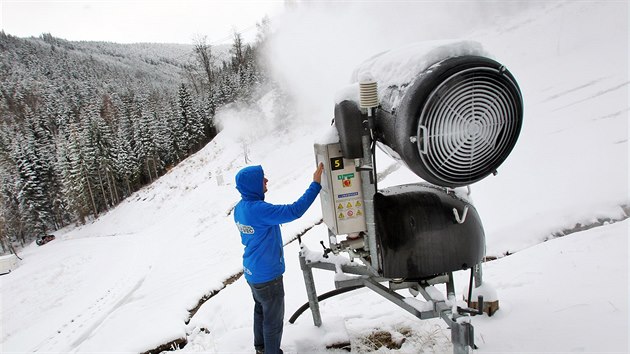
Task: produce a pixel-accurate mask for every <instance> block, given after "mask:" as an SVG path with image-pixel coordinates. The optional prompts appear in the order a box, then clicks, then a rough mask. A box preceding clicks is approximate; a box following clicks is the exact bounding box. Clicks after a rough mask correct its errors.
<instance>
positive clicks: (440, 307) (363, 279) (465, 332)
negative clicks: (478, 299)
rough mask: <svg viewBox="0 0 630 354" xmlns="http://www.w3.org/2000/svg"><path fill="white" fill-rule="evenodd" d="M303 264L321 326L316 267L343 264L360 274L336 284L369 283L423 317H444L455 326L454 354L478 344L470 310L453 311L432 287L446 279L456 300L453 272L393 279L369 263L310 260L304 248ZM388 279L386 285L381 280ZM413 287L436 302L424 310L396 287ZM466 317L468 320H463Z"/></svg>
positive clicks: (331, 268)
mask: <svg viewBox="0 0 630 354" xmlns="http://www.w3.org/2000/svg"><path fill="white" fill-rule="evenodd" d="M300 267H301V268H302V273H303V274H304V283H305V285H306V293H307V296H308V302H309V307H310V309H311V312H312V314H313V323H314V324H315V326H317V327H319V326H321V324H322V317H321V313H320V311H319V302H318V300H317V292H316V289H315V282H314V279H313V271H312V269H313V268H318V269H324V270H329V271H337V270H338V267H340V268H341V271H342V272H343V273H347V274H354V275H357V277H355V278H352V279H347V280H342V281H335V288H337V289H340V288H347V287H351V286H352V287H354V286H357V285H359V286H365V287H367V288H369V289H370V290H372V291H374V292H376V293H377V294H379V295H381V296H383V297H384V298H386V299H387V300H389V301H391V302H392V303H394V304H395V305H397V306H399V307H401V308H402V309H404V310H405V311H407V312H409V313H411V314H412V315H414V316H416V317H417V318H419V319H421V320H425V319H430V318H438V317H440V318H442V320H444V322H446V324H447V325H448V326H449V327H450V329H451V342H452V343H453V354H468V353H470V350H471V349H473V348H476V347H475V344H474V328H473V326H472V324H470V322H469V321H466V320H465V319H466V318H468V317H469V316H468V315H467V314H464V315H461V314H459V313H458V312H455V313H453V307H452V306H451V305H450V304H449V303H447V300H446V299H445V298H444V297H435V296H432V295H431V294H432V293H433V294H435V292H434V291H429V288H431V287H432V286H433V285H436V284H441V283H446V288H447V296H448V299H449V300H454V298H455V295H454V293H455V292H454V288H455V285H454V281H453V276H452V273H451V274H448V275H440V276H437V277H435V278H433V279H429V280H426V281H422V282H393V281H391V279H386V278H382V277H378V276H375V275H374V273H373V271H372V269H370V267H369V266H363V265H359V264H357V265H341V266H338V265H336V264H333V263H327V262H321V261H320V262H310V261H307V260H306V258H305V257H304V255H303V254H302V252H300ZM385 282H387V283H388V286H385V285H383V284H381V283H385ZM401 289H410V290H415V291H417V293H420V294H422V296H423V297H424V299H425V300H426V301H427V302H430V303H432V307H431V309H426V310H420V309H418V308H416V307H414V306H413V305H412V304H410V303H409V302H407V301H405V297H404V296H402V295H400V294H398V293H397V292H396V290H401ZM461 319H464V321H460V320H461Z"/></svg>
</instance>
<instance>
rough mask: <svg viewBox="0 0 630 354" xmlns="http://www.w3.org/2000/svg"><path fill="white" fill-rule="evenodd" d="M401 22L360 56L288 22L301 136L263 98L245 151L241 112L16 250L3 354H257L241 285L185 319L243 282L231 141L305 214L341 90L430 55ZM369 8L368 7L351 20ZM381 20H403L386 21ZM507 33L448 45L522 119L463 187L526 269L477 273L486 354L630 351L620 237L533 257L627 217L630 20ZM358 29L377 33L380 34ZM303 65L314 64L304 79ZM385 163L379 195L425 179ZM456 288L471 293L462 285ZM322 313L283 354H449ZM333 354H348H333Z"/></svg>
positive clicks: (603, 234)
mask: <svg viewBox="0 0 630 354" xmlns="http://www.w3.org/2000/svg"><path fill="white" fill-rule="evenodd" d="M396 4H397V5H393V6H400V7H401V9H400V10H399V12H400V13H401V17H400V18H398V19H396V18H394V19H392V20H389V19H388V20H386V21H385V20H383V21H384V22H385V24H387V25H389V26H390V27H391V28H389V27H387V26H384V24H383V23H382V22H383V21H381V22H377V21H376V18H375V19H374V21H372V22H373V23H374V27H377V28H380V29H388V28H389V29H388V30H389V33H382V34H383V36H381V37H379V38H376V37H375V36H372V39H373V41H372V45H371V46H363V45H361V43H364V42H363V40H365V39H364V38H360V39H358V40H356V41H351V40H350V38H347V37H345V33H346V31H345V30H346V28H347V27H346V26H350V25H351V24H349V23H347V22H351V21H347V20H348V18H349V16H350V15H349V14H347V13H345V12H344V11H340V10H339V11H336V12H335V13H336V15H331V14H330V13H329V11H328V7H327V6H321V7H318V6H313V7H309V8H308V11H305V13H300V12H297V13H293V14H291V17H290V19H289V20H287V21H286V22H285V23H284V25H283V26H285V27H282V26H281V27H280V28H279V29H278V30H279V34H282V35H280V36H279V37H278V39H277V42H276V43H275V44H274V45H273V46H272V50H275V52H274V53H276V54H277V53H279V52H278V51H280V53H283V54H284V57H282V58H278V57H276V58H275V59H276V60H275V62H276V64H277V68H282V73H284V74H285V75H286V76H285V80H286V83H287V85H288V87H291V88H292V90H293V92H294V93H295V94H296V95H297V96H298V97H297V99H298V102H299V103H300V107H301V108H302V111H301V114H300V116H299V117H295V120H296V123H295V126H297V128H292V129H288V130H286V129H285V130H283V132H278V131H268V129H266V128H265V127H266V126H274V125H273V124H269V122H270V121H272V120H273V118H274V117H273V116H270V115H269V114H270V112H272V111H273V110H272V109H270V107H269V106H268V105H269V103H270V102H271V100H269V99H268V98H267V99H263V100H261V102H260V103H259V104H260V106H261V107H258V108H249V109H250V110H251V109H254V110H258V111H260V112H261V117H260V118H261V119H260V120H259V121H258V124H257V125H256V127H254V128H251V127H250V128H249V131H247V132H245V131H242V130H239V128H238V127H236V126H232V125H230V123H229V122H230V119H229V118H230V117H234V119H233V120H234V121H235V120H236V117H237V113H235V111H225V112H223V116H224V121H225V122H226V130H224V131H223V132H222V133H221V134H219V136H218V137H217V138H216V139H215V140H214V141H213V142H212V143H210V144H208V146H206V147H205V148H204V149H202V150H201V151H200V152H198V153H197V154H196V155H194V156H192V157H190V158H189V159H187V160H186V161H184V162H182V163H181V164H180V165H179V166H177V167H175V168H174V169H172V170H171V171H170V172H169V173H168V174H167V175H166V176H164V177H162V178H160V180H158V181H157V182H155V183H154V184H152V185H151V186H149V187H147V188H144V189H143V190H141V191H139V192H137V193H136V194H134V195H133V196H132V197H131V198H129V199H128V200H127V201H125V202H124V203H122V204H121V205H120V206H118V207H117V208H115V209H113V210H111V211H110V212H109V213H107V214H106V215H103V216H101V217H100V218H99V219H98V220H96V221H95V222H93V223H91V224H89V225H85V226H82V227H77V228H68V229H66V230H61V231H59V232H57V233H56V235H57V239H56V240H55V241H52V242H50V243H48V244H47V245H45V246H42V247H37V246H35V245H32V246H29V247H27V248H26V249H24V250H22V252H21V254H20V256H22V258H23V261H21V264H20V267H19V268H17V269H16V270H15V271H13V272H12V273H10V274H8V275H4V276H2V277H0V295H1V297H2V298H1V304H2V306H1V308H0V316H1V321H2V322H1V326H2V327H1V330H0V341H1V347H0V351H2V352H6V353H15V352H20V353H21V352H35V351H39V352H79V353H85V352H143V351H147V350H151V349H154V348H156V347H158V346H159V345H161V344H164V343H167V342H170V341H173V340H176V339H178V338H187V340H188V342H189V344H188V345H187V346H186V347H185V348H184V349H183V351H193V352H211V353H213V352H223V353H228V352H229V353H232V352H251V351H252V344H251V343H252V331H251V322H252V314H251V313H252V307H253V303H252V301H251V299H250V294H249V289H248V287H247V284H246V283H245V282H244V279H243V278H240V279H238V280H236V281H235V282H234V283H232V284H231V285H227V287H226V288H225V289H224V290H221V291H220V292H219V293H218V294H217V295H215V296H214V297H212V298H211V299H210V300H209V301H207V302H206V303H205V304H204V305H203V306H201V308H199V311H198V312H196V314H195V315H194V316H192V317H191V313H190V312H189V311H190V310H192V309H194V308H195V307H196V306H197V304H198V301H199V300H200V299H201V298H202V297H204V295H209V294H212V293H213V292H215V291H217V290H220V289H222V288H223V287H224V286H225V285H224V283H226V281H227V280H228V279H229V278H231V277H232V276H234V275H236V274H238V273H239V272H240V269H241V254H242V246H241V245H240V239H239V236H238V232H237V230H236V227H235V226H234V225H233V220H232V215H231V210H232V207H233V206H234V204H235V203H236V202H237V201H238V199H239V196H238V194H237V192H236V190H235V189H234V185H233V176H234V174H235V173H236V172H237V171H238V169H239V168H241V167H243V166H245V158H244V154H243V144H242V141H241V138H239V137H242V136H247V137H249V138H248V139H249V141H248V143H249V144H248V154H247V156H248V158H249V159H250V160H251V162H252V163H255V164H262V165H263V167H264V169H265V172H266V175H267V177H268V179H269V192H268V194H267V196H266V199H267V200H268V201H270V202H273V203H289V202H292V201H293V200H294V199H295V198H297V197H298V196H299V195H300V194H301V193H302V192H303V190H304V189H305V188H306V186H307V185H308V183H309V181H310V179H311V175H312V172H313V171H312V170H313V169H314V156H313V148H312V144H313V141H314V140H316V139H318V137H319V136H321V135H322V134H324V133H325V132H327V130H328V129H329V127H328V125H329V123H330V118H331V117H332V107H333V97H334V94H335V90H337V89H338V88H339V87H341V86H343V85H345V84H347V80H345V78H349V77H350V74H351V72H352V69H353V67H354V66H356V65H357V64H358V63H359V62H360V61H361V60H364V59H366V58H368V57H369V56H371V55H373V54H375V53H377V52H380V51H382V50H387V49H390V48H392V47H395V46H400V45H403V44H405V43H409V42H412V41H416V40H419V39H430V38H427V37H426V36H422V35H419V34H416V35H415V36H414V31H413V30H405V31H402V30H401V28H405V29H406V28H407V27H408V28H409V29H417V27H414V26H417V25H414V24H413V23H411V22H403V20H404V19H406V18H408V17H409V16H411V15H409V14H408V13H409V12H411V11H409V10H410V9H409V8H404V7H411V6H412V5H410V4H408V3H396ZM331 6H332V5H331ZM339 6H342V5H339ZM345 6H349V5H345ZM372 6H373V7H374V8H375V9H376V10H378V6H382V5H378V6H377V5H372ZM350 7H353V6H350ZM365 8H368V9H367V10H366V9H365ZM369 8H370V6H367V5H366V6H363V5H362V8H361V9H358V12H359V15H367V14H369ZM337 10H338V9H337ZM362 11H365V12H362ZM390 12H395V11H394V10H391V9H389V10H387V11H385V13H384V15H387V14H391V13H390ZM509 14H510V16H505V17H498V18H495V17H492V21H491V23H492V25H491V26H488V27H486V28H483V26H478V27H480V29H479V31H475V32H473V33H470V32H464V31H460V32H453V31H450V32H448V35H449V36H453V35H457V36H459V37H462V38H464V39H472V40H475V41H477V42H479V43H481V44H482V45H483V46H484V49H485V50H486V51H487V52H489V53H492V54H493V55H494V57H495V59H497V60H498V61H500V62H502V63H504V64H505V65H506V66H507V67H508V68H509V69H510V71H512V72H513V74H514V75H515V76H516V78H517V80H518V81H519V84H520V86H521V89H522V91H523V95H524V101H525V118H524V119H525V123H524V126H523V131H522V133H521V138H520V140H519V142H518V144H517V146H516V148H515V149H514V152H513V153H512V155H510V157H509V158H508V159H507V161H506V162H505V164H504V165H503V166H501V168H500V169H499V174H498V176H496V177H488V178H487V179H485V180H483V181H481V182H479V183H477V184H475V185H473V186H472V191H473V194H472V197H473V199H474V201H475V204H476V206H477V209H478V211H479V214H480V215H481V218H482V220H483V222H484V227H485V229H486V238H487V247H488V254H489V255H496V256H501V255H503V254H504V253H506V252H510V253H515V254H513V255H511V256H509V257H503V258H500V259H498V260H496V261H493V262H489V263H487V264H486V266H485V267H484V279H485V280H486V281H487V282H488V283H490V284H492V285H494V287H495V288H496V290H497V292H498V297H499V300H500V304H501V309H500V310H499V311H498V312H497V313H496V315H495V316H493V317H491V318H488V317H477V318H475V319H474V320H473V324H474V326H475V330H476V338H475V339H476V342H477V344H478V345H479V350H478V352H480V353H481V352H510V351H511V352H516V351H518V352H558V351H562V352H572V351H584V352H627V351H628V349H629V348H628V222H627V221H623V222H619V223H616V224H612V225H607V224H606V225H604V226H602V227H599V228H597V229H593V230H590V231H586V232H580V233H576V234H571V235H569V236H566V237H563V238H559V239H554V240H551V241H549V242H546V243H541V242H543V241H544V240H546V239H549V238H552V233H554V232H558V231H561V230H563V229H569V228H572V227H574V226H575V224H576V223H582V224H588V223H591V222H593V221H597V220H596V219H597V218H600V219H603V218H609V219H611V221H612V220H613V219H615V220H616V219H623V218H624V217H625V216H624V212H623V210H622V208H621V205H624V204H625V205H627V204H628V203H629V199H630V198H629V196H628V141H627V137H628V110H629V105H628V82H629V81H628V4H627V3H626V2H599V3H593V2H557V3H556V2H554V3H551V4H549V5H544V6H543V5H540V4H538V5H536V6H528V7H525V8H523V11H522V12H521V13H516V12H510V13H509ZM443 16H446V15H443ZM390 17H391V16H389V17H387V18H390ZM364 18H365V17H364ZM319 19H322V21H323V20H324V19H325V20H326V21H327V22H326V24H327V25H326V26H322V31H319V32H318V34H319V35H320V36H321V38H319V39H318V41H317V42H311V41H310V40H311V39H312V38H313V37H312V36H309V35H307V33H310V32H312V28H313V26H314V25H317V22H316V21H317V20H319ZM446 19H447V18H446V17H445V22H448V21H447V20H446ZM314 21H315V22H314ZM396 21H399V22H396ZM449 21H450V20H449ZM432 24H433V25H434V26H437V27H439V24H436V23H432ZM362 30H363V31H364V32H365V34H364V35H365V36H369V35H370V34H371V33H370V31H371V29H370V27H369V26H368V27H362ZM394 30H398V31H399V32H400V34H393V33H392V32H394ZM301 31H304V35H303V36H300V34H302V32H301ZM309 31H310V32H309ZM347 32H349V33H352V34H356V33H357V31H351V30H348V31H347ZM382 32H383V31H382ZM435 32H436V31H433V33H435ZM437 32H438V33H439V31H437ZM333 35H335V37H333ZM388 35H389V37H388ZM387 38H389V40H387ZM436 38H437V37H436ZM300 40H301V42H299V41H300ZM366 42H367V41H366ZM340 43H344V46H341V44H340ZM348 43H350V44H348ZM287 48H293V51H291V52H289V51H288V49H287ZM282 50H287V51H285V52H282ZM304 58H307V59H305V60H302V61H300V60H301V59H304ZM335 58H337V59H336V60H337V61H335ZM287 60H288V61H289V62H288V63H287V62H286V61H287ZM309 60H311V61H313V60H314V61H316V62H317V65H312V66H308V70H305V65H307V64H308V63H309ZM291 63H293V64H291ZM296 63H300V64H299V65H297V64H296ZM318 68H326V69H327V72H326V73H322V72H320V71H319V69H318ZM322 70H324V69H322ZM291 78H299V79H301V82H297V83H296V82H293V81H291ZM300 85H310V86H309V90H306V89H305V87H304V86H300ZM312 98H317V100H313V99H312ZM265 114H266V115H265ZM298 123H299V124H298ZM252 136H254V137H255V138H254V139H252V138H251V137H252ZM378 161H379V169H380V170H381V172H383V171H385V170H387V171H393V172H391V173H390V174H389V175H388V176H387V177H386V178H385V180H384V181H383V183H382V184H381V185H382V186H386V185H395V184H400V183H407V182H414V181H417V180H418V179H417V177H415V176H414V175H413V174H411V173H410V172H408V171H407V170H406V169H405V168H404V167H400V166H399V165H397V163H396V162H395V161H392V160H390V159H388V158H386V157H385V156H384V155H379V156H378ZM318 203H319V202H318V201H316V202H315V204H314V206H313V207H311V209H310V210H309V211H308V212H307V214H306V215H305V216H304V217H303V218H301V219H300V220H298V221H295V222H293V223H289V224H286V225H283V227H282V231H283V235H284V238H285V241H287V242H288V241H289V240H290V239H292V238H293V237H294V236H295V235H296V234H297V233H299V232H302V231H304V230H305V229H307V228H309V227H312V226H313V225H314V224H315V223H317V222H318V221H319V220H320V218H321V211H320V208H319V204H318ZM325 236H326V230H325V226H323V225H318V226H315V227H313V228H312V229H311V230H309V231H308V232H307V233H306V234H305V235H304V236H303V240H304V241H305V243H307V244H308V246H309V247H310V248H311V249H312V250H318V248H319V247H321V246H319V240H323V239H324V238H325ZM297 252H298V249H297V245H296V243H295V242H293V243H290V244H289V245H288V246H287V247H286V248H285V254H286V258H287V273H286V274H285V290H286V293H287V296H286V309H287V314H286V318H287V319H288V317H289V316H290V315H291V314H292V312H293V311H294V310H295V309H297V307H298V306H300V305H301V304H303V303H304V302H305V301H306V295H305V291H304V285H303V281H302V278H301V273H300V270H299V265H298V263H297ZM457 276H458V282H457V284H458V288H457V291H458V293H459V294H461V291H462V289H463V287H464V286H465V283H466V280H465V278H466V277H467V273H466V274H458V275H457ZM315 277H316V281H317V289H318V292H320V293H323V292H325V291H327V290H330V289H332V288H333V279H332V278H333V274H332V273H329V272H319V273H316V274H315ZM321 310H322V316H323V321H324V325H323V326H322V327H321V328H316V327H314V326H313V325H312V322H311V319H310V315H309V313H308V312H307V313H305V314H304V315H303V316H302V317H300V319H299V320H298V321H297V322H296V324H294V325H288V324H287V325H286V326H285V335H284V340H283V347H284V348H285V349H286V350H285V351H286V352H298V353H306V352H322V351H325V350H326V349H325V348H326V346H327V345H330V344H334V343H341V342H350V343H351V345H352V348H353V350H355V351H367V350H368V348H369V345H368V344H367V343H366V340H367V339H368V338H369V334H370V333H374V332H375V331H379V330H382V331H387V332H390V333H393V335H394V337H396V338H399V339H401V338H403V337H405V338H406V340H405V343H403V346H402V348H401V349H400V352H405V353H411V352H436V353H443V352H450V351H451V347H450V334H449V331H448V330H446V329H445V328H444V325H443V323H442V322H441V321H419V320H417V319H415V318H414V317H412V316H410V315H408V314H407V313H406V312H404V311H403V310H402V309H399V308H397V307H395V306H394V305H392V304H390V303H389V302H387V301H386V300H384V299H382V298H380V297H378V296H377V295H376V294H374V293H371V292H369V291H368V290H365V289H363V290H357V291H355V292H351V293H347V294H344V295H341V296H338V297H334V298H332V299H329V300H326V301H324V302H322V304H321ZM189 320H190V322H189V323H188V324H187V322H188V321H189ZM525 334H527V335H525ZM335 351H337V352H343V351H342V350H334V349H333V350H330V352H335ZM393 351H394V352H395V350H393Z"/></svg>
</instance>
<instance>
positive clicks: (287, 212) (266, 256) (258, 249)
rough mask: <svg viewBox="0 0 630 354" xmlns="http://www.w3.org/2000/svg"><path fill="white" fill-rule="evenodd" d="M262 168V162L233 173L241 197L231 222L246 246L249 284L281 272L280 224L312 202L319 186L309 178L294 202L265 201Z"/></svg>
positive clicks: (245, 267) (282, 253)
mask: <svg viewBox="0 0 630 354" xmlns="http://www.w3.org/2000/svg"><path fill="white" fill-rule="evenodd" d="M263 178H264V172H263V169H262V167H261V166H248V167H245V168H243V169H242V170H240V171H239V172H238V173H237V174H236V189H238V191H239V192H240V193H241V201H240V202H239V203H238V204H237V205H236V207H235V208H234V222H235V223H236V226H237V227H238V230H239V231H240V233H241V242H242V243H243V245H244V246H245V252H244V253H243V272H244V274H245V279H246V280H247V281H248V282H249V283H251V284H259V283H265V282H268V281H271V280H274V279H276V278H277V277H279V276H280V275H282V274H284V251H283V248H282V246H283V245H282V236H281V234H280V224H284V223H287V222H290V221H293V220H296V219H298V218H299V217H301V216H302V215H304V213H305V212H306V210H308V208H309V207H310V206H311V204H313V201H314V200H315V198H316V197H317V194H318V193H319V191H320V190H321V189H322V187H321V185H320V184H319V183H317V182H312V183H311V185H310V186H309V187H308V189H307V190H306V192H304V194H303V195H302V196H301V197H300V199H298V200H297V201H296V202H294V203H293V204H287V205H273V204H269V203H267V202H265V200H264V199H265V193H264V191H263Z"/></svg>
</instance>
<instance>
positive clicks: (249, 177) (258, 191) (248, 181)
mask: <svg viewBox="0 0 630 354" xmlns="http://www.w3.org/2000/svg"><path fill="white" fill-rule="evenodd" d="M263 178H265V173H264V172H263V169H262V166H260V165H257V166H247V167H245V168H243V169H241V170H240V171H238V173H237V174H236V178H235V179H236V189H237V190H238V191H239V192H240V193H241V198H243V199H244V200H264V199H265V192H264V191H263Z"/></svg>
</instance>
